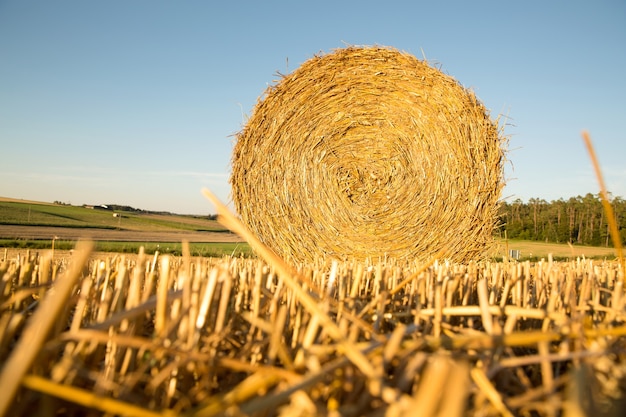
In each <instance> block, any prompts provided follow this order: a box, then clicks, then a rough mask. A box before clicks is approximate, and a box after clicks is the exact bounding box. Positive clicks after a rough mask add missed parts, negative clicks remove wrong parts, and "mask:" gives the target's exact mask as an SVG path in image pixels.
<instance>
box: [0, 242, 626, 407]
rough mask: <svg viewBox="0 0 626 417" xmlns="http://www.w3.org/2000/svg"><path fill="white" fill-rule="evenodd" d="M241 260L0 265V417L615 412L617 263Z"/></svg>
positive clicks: (620, 313)
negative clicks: (89, 413)
mask: <svg viewBox="0 0 626 417" xmlns="http://www.w3.org/2000/svg"><path fill="white" fill-rule="evenodd" d="M250 243H251V244H252V245H253V246H254V247H255V249H257V251H258V253H259V255H260V257H259V258H249V259H244V258H239V257H237V258H233V257H222V258H199V257H195V258H192V257H191V256H189V255H185V256H182V257H172V256H167V255H156V256H146V255H143V254H141V253H140V254H137V255H136V256H132V257H131V256H126V255H120V256H114V255H113V254H93V253H91V252H90V244H89V243H84V242H83V243H81V246H82V248H79V249H77V250H76V251H74V253H72V254H71V256H70V254H68V253H66V254H65V255H66V256H61V257H56V256H55V259H52V258H51V257H50V255H51V254H50V253H49V252H48V251H41V252H40V253H35V252H33V251H31V252H30V253H28V252H26V251H22V252H21V253H19V252H18V253H15V252H14V253H12V254H9V255H8V256H7V257H6V259H0V275H1V276H2V277H3V279H2V282H1V285H2V288H1V291H0V363H1V364H2V367H1V368H0V386H2V390H1V391H0V415H3V414H6V415H16V416H26V415H37V414H38V415H55V414H56V415H58V414H63V415H83V414H85V413H88V412H91V413H93V415H135V416H155V417H156V416H174V415H183V416H216V415H234V416H236V415H263V416H271V415H277V416H312V415H328V416H340V415H341V416H363V415H372V416H382V415H385V416H391V417H394V416H404V415H420V416H422V415H423V416H433V415H436V416H475V415H484V416H496V415H506V416H512V415H529V416H556V415H565V416H579V415H590V414H592V413H593V414H596V415H598V416H600V415H607V416H620V415H623V413H624V411H625V408H624V392H626V389H625V388H626V339H625V336H626V312H625V309H624V300H625V299H624V296H623V295H624V294H623V280H624V274H623V269H622V267H621V266H620V264H619V262H616V261H614V260H591V259H582V258H578V259H574V260H571V261H569V262H555V261H550V260H544V261H540V262H536V263H531V262H515V261H506V262H481V263H474V262H470V263H468V264H454V263H448V262H445V260H432V261H431V262H427V263H418V262H394V261H390V260H389V261H386V262H378V263H367V262H364V263H363V262H336V261H330V260H327V261H323V262H322V261H320V262H318V263H316V264H306V265H301V266H299V267H297V266H294V265H289V264H287V263H286V262H284V261H283V260H281V259H280V258H278V257H276V256H275V255H273V254H272V253H271V252H268V251H266V248H264V247H263V246H262V245H260V246H258V242H256V243H255V242H254V241H252V242H250ZM186 253H188V251H186ZM17 255H20V256H19V257H18V256H17ZM57 255H58V254H57ZM0 258H3V255H2V254H0ZM51 290H53V291H51ZM90 410H91V411H90Z"/></svg>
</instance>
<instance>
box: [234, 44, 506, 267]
mask: <svg viewBox="0 0 626 417" xmlns="http://www.w3.org/2000/svg"><path fill="white" fill-rule="evenodd" d="M503 143H504V140H503V137H502V136H501V130H500V129H499V127H498V121H497V120H491V118H490V115H489V113H488V111H487V110H486V108H485V107H484V106H483V104H482V103H480V102H479V100H478V99H477V98H476V96H475V95H474V94H473V92H472V91H470V90H468V89H466V88H464V87H463V86H461V85H460V84H459V83H458V82H457V81H456V80H455V79H454V78H452V77H450V76H449V75H446V74H444V73H443V72H442V71H440V70H439V69H437V68H434V67H432V66H430V65H429V64H428V63H427V62H425V61H421V60H418V59H417V58H415V57H414V56H412V55H410V54H408V53H404V52H400V51H398V50H395V49H392V48H386V47H348V48H344V49H339V50H336V51H334V52H332V53H329V54H325V55H319V56H315V57H313V58H311V59H310V60H308V61H306V62H304V63H303V64H302V65H301V66H300V67H299V68H298V69H296V70H295V71H294V72H293V73H291V74H289V75H287V76H283V77H282V78H281V79H280V80H279V81H278V82H277V83H276V84H274V85H272V86H270V87H269V88H268V90H267V91H266V92H265V94H264V96H263V97H261V98H260V99H259V101H258V103H257V104H256V106H255V108H254V110H253V113H252V115H251V117H250V118H249V120H248V121H247V123H246V125H245V126H244V128H243V129H242V131H241V132H240V133H238V134H237V136H236V143H235V147H234V152H233V159H232V175H231V179H230V181H231V186H232V197H233V201H234V205H235V208H236V210H237V211H238V213H239V215H240V216H241V219H242V220H243V221H244V223H245V224H246V225H247V226H248V227H249V228H250V229H251V230H252V231H253V232H254V233H255V234H256V235H257V236H258V237H259V238H260V239H261V240H262V241H263V242H264V243H265V244H266V245H268V246H269V247H271V248H272V249H273V250H274V251H275V252H276V253H277V254H279V255H280V256H282V257H283V258H285V259H289V260H292V261H296V262H308V261H312V260H315V259H318V258H319V257H330V258H337V259H348V258H354V259H378V258H380V257H385V256H386V257H392V258H396V259H414V260H425V259H428V258H430V257H432V256H435V255H439V256H441V255H443V256H445V257H447V258H449V259H452V260H454V261H457V262H464V261H468V260H470V259H473V260H476V259H480V258H481V257H483V256H484V255H485V254H486V253H488V250H489V249H490V248H491V244H492V242H493V240H492V233H493V229H494V225H495V224H496V216H497V208H498V200H499V198H500V192H501V189H502V186H503V173H502V165H503V162H504V151H503Z"/></svg>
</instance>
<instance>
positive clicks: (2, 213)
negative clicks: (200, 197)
mask: <svg viewBox="0 0 626 417" xmlns="http://www.w3.org/2000/svg"><path fill="white" fill-rule="evenodd" d="M114 213H116V215H117V217H115V216H114ZM0 225H24V226H54V227H77V228H97V229H121V230H134V231H176V230H182V231H198V232H205V231H206V232H219V231H224V230H225V229H224V227H222V226H221V225H220V224H219V223H217V222H216V221H215V220H209V219H207V218H201V217H193V216H183V215H176V214H172V215H164V214H154V213H137V212H129V211H116V212H114V211H111V210H100V209H91V208H85V207H78V206H69V205H54V204H45V203H36V202H17V201H6V199H4V201H3V200H0Z"/></svg>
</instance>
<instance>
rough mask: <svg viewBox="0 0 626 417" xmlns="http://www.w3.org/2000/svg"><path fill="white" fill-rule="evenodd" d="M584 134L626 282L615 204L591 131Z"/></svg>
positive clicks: (625, 264)
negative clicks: (611, 198) (607, 187)
mask: <svg viewBox="0 0 626 417" xmlns="http://www.w3.org/2000/svg"><path fill="white" fill-rule="evenodd" d="M582 136H583V140H584V141H585V146H586V147H587V152H588V153H589V157H590V158H591V163H592V164H593V169H594V171H595V173H596V178H597V180H598V184H599V186H600V196H601V197H602V206H603V207H604V211H605V213H606V217H607V222H608V224H609V232H610V233H611V240H612V241H613V246H615V251H616V252H617V258H618V259H619V262H620V265H621V267H622V271H621V273H622V280H623V281H624V283H626V261H625V260H624V254H623V252H622V238H621V236H620V233H619V228H618V226H617V220H616V219H615V213H614V212H613V206H611V202H610V201H609V194H608V192H607V190H606V185H604V177H603V175H602V170H601V169H600V162H598V157H597V156H596V151H595V149H594V147H593V143H592V142H591V136H589V132H587V131H584V132H583V133H582Z"/></svg>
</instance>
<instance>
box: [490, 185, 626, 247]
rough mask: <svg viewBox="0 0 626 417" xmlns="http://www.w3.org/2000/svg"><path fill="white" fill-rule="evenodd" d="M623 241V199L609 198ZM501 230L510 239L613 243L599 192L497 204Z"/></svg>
mask: <svg viewBox="0 0 626 417" xmlns="http://www.w3.org/2000/svg"><path fill="white" fill-rule="evenodd" d="M611 205H612V207H613V211H614V212H615V217H616V219H617V224H618V228H619V232H620V235H621V239H622V244H624V243H625V242H626V200H624V199H623V198H621V197H612V198H611ZM500 220H501V224H500V228H499V231H500V233H501V234H502V235H503V236H504V233H505V232H506V236H507V237H508V238H509V239H524V240H540V241H545V242H555V243H566V242H570V243H572V244H580V245H594V246H612V241H611V236H610V232H609V226H608V222H607V216H606V213H605V210H604V207H603V205H602V199H601V198H600V195H599V194H598V195H594V194H587V195H585V196H584V197H581V196H578V197H572V198H570V199H569V200H563V199H560V200H557V201H551V202H547V201H545V200H541V199H536V198H533V199H530V200H528V202H527V203H524V202H523V201H522V200H519V199H518V200H515V201H513V202H511V203H507V202H504V203H503V204H502V206H501V207H500Z"/></svg>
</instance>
